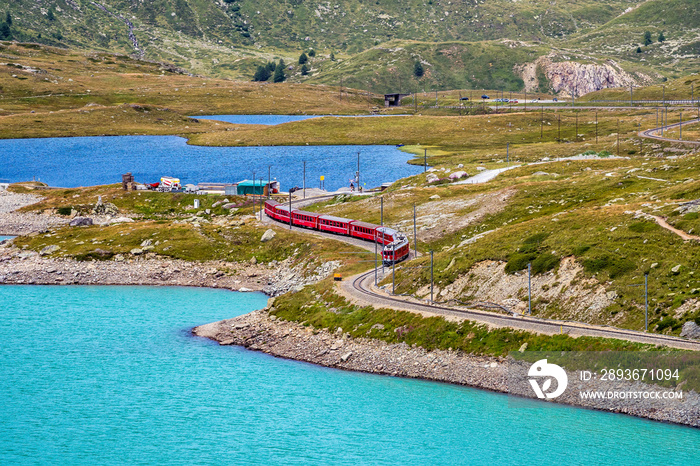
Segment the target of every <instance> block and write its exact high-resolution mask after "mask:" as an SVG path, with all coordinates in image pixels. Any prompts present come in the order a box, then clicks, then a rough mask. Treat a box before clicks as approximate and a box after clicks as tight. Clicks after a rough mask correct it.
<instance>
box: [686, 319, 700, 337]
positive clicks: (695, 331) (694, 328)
mask: <svg viewBox="0 0 700 466" xmlns="http://www.w3.org/2000/svg"><path fill="white" fill-rule="evenodd" d="M681 336H682V337H685V338H692V339H694V340H700V325H698V324H696V323H695V322H693V321H692V320H689V321H688V322H686V323H684V324H683V328H682V329H681Z"/></svg>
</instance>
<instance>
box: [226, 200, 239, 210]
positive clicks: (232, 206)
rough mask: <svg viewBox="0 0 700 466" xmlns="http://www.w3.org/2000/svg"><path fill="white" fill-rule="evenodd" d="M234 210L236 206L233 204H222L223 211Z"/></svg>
mask: <svg viewBox="0 0 700 466" xmlns="http://www.w3.org/2000/svg"><path fill="white" fill-rule="evenodd" d="M234 208H236V204H234V203H233V202H227V203H226V204H224V209H226V210H231V209H234Z"/></svg>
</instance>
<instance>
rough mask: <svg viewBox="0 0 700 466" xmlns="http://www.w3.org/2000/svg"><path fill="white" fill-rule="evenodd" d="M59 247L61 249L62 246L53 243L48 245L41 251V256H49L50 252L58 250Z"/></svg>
mask: <svg viewBox="0 0 700 466" xmlns="http://www.w3.org/2000/svg"><path fill="white" fill-rule="evenodd" d="M59 249H61V247H60V246H57V245H55V244H52V245H49V246H46V247H45V248H44V249H42V250H41V251H39V255H40V256H48V255H49V254H53V253H54V252H56V251H58V250H59Z"/></svg>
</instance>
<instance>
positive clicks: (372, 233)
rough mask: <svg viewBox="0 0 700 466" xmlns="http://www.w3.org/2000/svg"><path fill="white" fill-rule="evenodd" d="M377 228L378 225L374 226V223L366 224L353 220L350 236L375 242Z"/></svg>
mask: <svg viewBox="0 0 700 466" xmlns="http://www.w3.org/2000/svg"><path fill="white" fill-rule="evenodd" d="M377 228H378V225H375V224H374V223H366V222H360V221H358V220H355V221H353V222H352V223H351V224H350V236H353V237H355V238H360V239H366V240H369V241H375V239H376V238H377Z"/></svg>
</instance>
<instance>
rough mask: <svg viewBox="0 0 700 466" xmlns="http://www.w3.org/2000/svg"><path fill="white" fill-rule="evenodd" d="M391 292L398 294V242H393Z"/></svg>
mask: <svg viewBox="0 0 700 466" xmlns="http://www.w3.org/2000/svg"><path fill="white" fill-rule="evenodd" d="M391 258H392V260H391V294H396V242H392V243H391Z"/></svg>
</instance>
